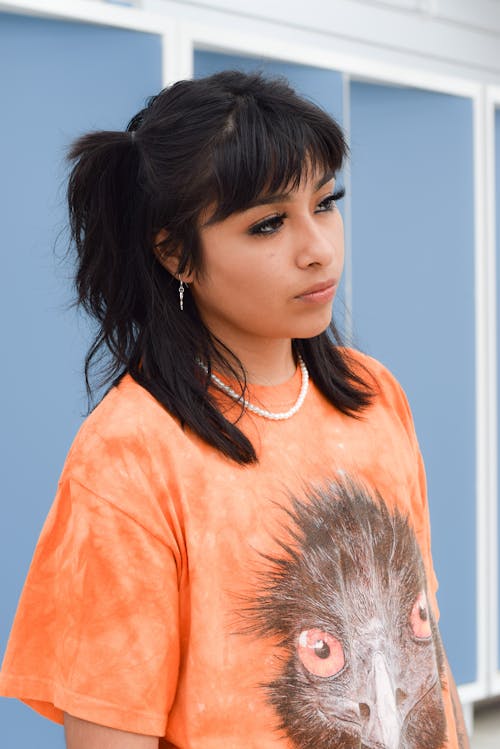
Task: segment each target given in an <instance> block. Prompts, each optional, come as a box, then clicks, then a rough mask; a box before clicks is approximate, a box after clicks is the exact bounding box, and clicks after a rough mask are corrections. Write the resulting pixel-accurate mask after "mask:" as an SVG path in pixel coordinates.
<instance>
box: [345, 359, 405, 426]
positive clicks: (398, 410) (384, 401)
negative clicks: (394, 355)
mask: <svg viewBox="0 0 500 749" xmlns="http://www.w3.org/2000/svg"><path fill="white" fill-rule="evenodd" d="M342 354H343V356H344V358H345V360H346V362H347V363H348V365H349V366H350V368H351V369H352V370H353V371H354V372H355V373H356V374H357V375H359V376H360V377H361V378H362V379H363V380H364V382H366V384H367V385H368V387H369V388H370V389H371V390H372V392H373V402H372V408H375V409H376V408H377V407H379V408H380V407H382V408H388V409H390V410H392V411H393V412H395V414H397V416H398V417H399V418H400V419H401V421H403V423H404V424H405V427H406V428H407V429H408V430H410V431H413V419H412V414H411V409H410V405H409V403H408V398H407V396H406V393H405V391H404V389H403V387H402V385H401V384H400V382H399V381H398V379H397V378H396V377H395V375H394V374H393V373H392V372H391V371H390V369H388V367H386V366H385V365H384V364H382V362H380V361H378V360H377V359H374V358H373V357H372V356H368V354H365V353H362V352H361V351H358V350H357V349H354V348H344V349H342Z"/></svg>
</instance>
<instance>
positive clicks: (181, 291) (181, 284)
mask: <svg viewBox="0 0 500 749" xmlns="http://www.w3.org/2000/svg"><path fill="white" fill-rule="evenodd" d="M186 288H187V284H186ZM179 307H180V308H181V312H182V311H183V309H184V281H183V280H182V278H179Z"/></svg>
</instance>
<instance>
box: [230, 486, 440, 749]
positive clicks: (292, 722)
mask: <svg viewBox="0 0 500 749" xmlns="http://www.w3.org/2000/svg"><path fill="white" fill-rule="evenodd" d="M285 512H286V516H287V518H286V519H287V522H286V523H284V528H283V537H282V538H281V539H280V540H278V539H276V540H277V543H278V548H279V552H278V553H277V554H276V555H272V556H268V555H265V556H264V555H263V556H264V560H263V564H264V566H263V568H261V569H260V571H259V573H258V578H257V583H256V591H255V592H254V593H253V594H251V596H250V598H249V599H248V600H247V603H246V605H245V606H244V607H243V611H241V609H240V615H241V616H242V617H243V622H244V624H243V629H244V631H245V632H246V633H247V634H254V635H256V636H258V637H271V636H272V637H273V638H275V641H277V642H278V646H277V658H278V660H277V666H278V668H277V671H278V673H277V675H276V676H275V677H274V678H273V680H272V681H270V682H269V683H265V684H262V685H261V686H262V687H263V688H264V690H265V694H266V698H267V700H268V702H269V703H270V704H271V705H272V707H273V708H274V710H275V712H276V715H277V725H276V727H277V729H278V730H281V731H283V732H285V734H286V735H287V737H288V739H289V740H290V741H291V742H292V745H293V746H295V747H297V749H355V748H356V749H439V747H442V746H443V744H444V742H445V740H446V719H445V713H444V707H443V703H442V697H441V689H442V679H443V672H444V652H443V647H442V644H441V640H440V636H439V632H438V629H437V625H436V622H435V619H434V617H433V614H432V611H431V609H430V607H429V605H428V602H427V592H426V577H425V571H424V565H423V562H422V557H421V554H420V550H419V546H418V543H417V539H416V536H415V533H414V531H413V529H412V527H411V526H410V524H409V522H408V518H407V517H406V516H405V515H403V514H402V513H401V512H400V511H399V510H397V509H396V510H394V511H389V509H388V508H387V505H386V504H385V502H384V501H383V499H382V497H381V496H380V495H379V494H378V493H377V492H373V493H371V492H369V491H368V489H366V487H364V486H363V485H362V484H360V483H359V482H356V481H354V480H353V479H350V478H346V479H345V480H342V481H341V482H339V481H331V482H328V483H325V484H323V485H322V487H321V488H308V489H307V491H306V492H305V493H304V496H303V497H302V498H297V497H292V498H291V503H290V505H289V507H288V509H287V510H286V511H285Z"/></svg>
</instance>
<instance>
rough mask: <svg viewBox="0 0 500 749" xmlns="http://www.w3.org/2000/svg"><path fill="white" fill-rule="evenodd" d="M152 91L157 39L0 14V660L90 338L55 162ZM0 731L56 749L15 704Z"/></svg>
mask: <svg viewBox="0 0 500 749" xmlns="http://www.w3.org/2000/svg"><path fill="white" fill-rule="evenodd" d="M161 83H162V80H161V39H160V37H157V36H154V35H148V34H140V33H135V32H129V31H122V30H117V29H109V28H103V27H99V26H90V25H86V24H72V23H63V22H59V21H50V20H42V19H34V18H28V17H24V16H16V15H9V14H3V13H2V14H0V96H1V101H2V105H1V111H2V114H1V117H0V164H1V165H2V167H1V172H0V205H1V206H2V221H1V222H0V242H1V246H2V272H1V274H0V278H1V293H0V305H1V308H0V309H1V319H2V333H3V336H2V339H3V367H2V388H1V398H2V400H1V413H2V419H1V423H2V426H1V452H2V497H3V503H2V523H1V536H0V539H1V541H0V589H1V591H2V596H1V598H0V606H1V612H0V657H3V652H4V649H5V643H6V640H7V636H8V632H9V630H10V625H11V622H12V618H13V616H14V612H15V607H16V605H17V599H18V596H19V593H20V591H21V587H22V585H23V582H24V578H25V575H26V572H27V569H28V565H29V562H30V560H31V555H32V553H33V549H34V546H35V543H36V540H37V538H38V534H39V532H40V530H41V526H42V523H43V520H44V519H45V516H46V514H47V511H48V509H49V506H50V504H51V502H52V499H53V496H54V493H55V488H56V485H57V480H58V477H59V473H60V470H61V468H62V465H63V461H64V458H65V455H66V451H67V449H68V447H69V445H70V443H71V440H72V438H73V436H74V434H75V432H76V430H77V428H78V426H79V424H80V421H81V419H82V416H83V414H84V412H85V410H86V407H87V402H86V397H85V395H84V386H83V377H82V361H83V354H84V351H85V349H86V345H87V342H88V339H89V332H88V330H87V326H86V324H85V323H84V322H83V320H82V319H81V318H78V317H77V315H76V313H75V312H74V311H72V312H67V311H65V307H66V306H67V304H68V301H69V300H70V298H71V290H70V285H69V280H68V279H69V277H70V275H71V265H70V264H68V262H65V263H64V262H62V260H61V258H62V255H63V254H64V252H65V250H66V246H67V235H66V234H65V232H64V224H65V219H66V216H65V205H64V197H65V196H64V190H65V185H64V177H65V167H64V165H63V161H64V152H65V149H66V147H67V146H68V144H69V142H70V141H71V140H72V139H73V138H75V137H76V136H78V135H79V134H81V133H83V132H85V131H88V130H90V129H107V128H109V129H123V128H124V127H125V125H126V124H127V122H128V119H129V118H130V117H131V115H132V114H134V113H135V112H136V111H137V110H138V109H140V108H141V107H142V106H144V101H145V98H146V97H147V96H149V95H150V94H152V93H156V92H157V91H158V90H159V89H160V88H161ZM0 723H1V725H2V731H1V739H0V744H1V746H2V748H3V749H19V748H22V749H24V747H28V746H30V747H31V746H33V747H37V749H45V747H47V749H48V748H49V747H50V749H55V747H58V746H61V747H62V746H63V745H64V744H63V732H62V728H61V727H58V726H56V725H55V724H52V723H50V722H49V721H47V720H43V719H41V718H40V717H39V716H38V715H36V714H35V713H34V712H33V711H31V710H30V709H29V708H28V707H26V706H24V705H22V704H21V703H19V702H17V701H16V700H5V699H2V700H0Z"/></svg>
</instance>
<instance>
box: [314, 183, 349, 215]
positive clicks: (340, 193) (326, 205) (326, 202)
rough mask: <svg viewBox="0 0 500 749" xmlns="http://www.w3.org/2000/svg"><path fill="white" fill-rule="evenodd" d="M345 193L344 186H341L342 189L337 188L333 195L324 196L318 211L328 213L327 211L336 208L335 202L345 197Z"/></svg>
mask: <svg viewBox="0 0 500 749" xmlns="http://www.w3.org/2000/svg"><path fill="white" fill-rule="evenodd" d="M344 195H345V188H344V187H341V188H340V190H337V191H336V192H334V193H332V195H327V197H326V198H324V199H323V200H322V201H321V203H319V204H318V208H317V209H316V213H326V212H327V211H332V210H333V208H334V204H335V202H336V201H337V200H340V199H341V198H343V197H344Z"/></svg>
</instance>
